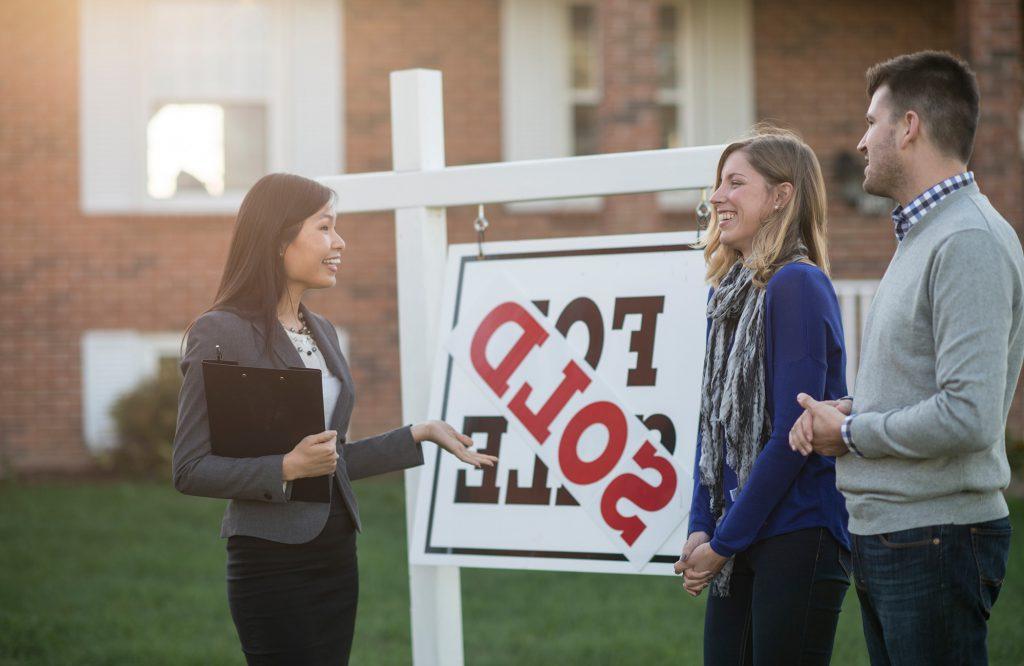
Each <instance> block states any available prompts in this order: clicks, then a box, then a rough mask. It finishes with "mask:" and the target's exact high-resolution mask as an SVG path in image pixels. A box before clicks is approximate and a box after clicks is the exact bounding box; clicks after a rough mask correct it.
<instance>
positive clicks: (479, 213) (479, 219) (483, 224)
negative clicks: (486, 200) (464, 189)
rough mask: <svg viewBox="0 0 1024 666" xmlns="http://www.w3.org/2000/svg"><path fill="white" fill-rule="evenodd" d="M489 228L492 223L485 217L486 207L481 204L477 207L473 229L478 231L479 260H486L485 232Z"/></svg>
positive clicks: (477, 255) (477, 247)
mask: <svg viewBox="0 0 1024 666" xmlns="http://www.w3.org/2000/svg"><path fill="white" fill-rule="evenodd" d="M489 226H491V223H490V222H488V221H487V217H486V216H485V215H484V205H483V204H480V205H478V206H477V207H476V219H475V220H473V228H474V229H476V249H477V254H476V258H477V259H483V258H484V232H485V231H487V227H489Z"/></svg>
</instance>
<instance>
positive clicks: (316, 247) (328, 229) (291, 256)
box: [284, 201, 345, 289]
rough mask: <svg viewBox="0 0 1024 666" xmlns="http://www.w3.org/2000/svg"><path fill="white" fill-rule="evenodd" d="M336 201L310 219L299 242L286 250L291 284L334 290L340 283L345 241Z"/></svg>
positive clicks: (289, 245)
mask: <svg viewBox="0 0 1024 666" xmlns="http://www.w3.org/2000/svg"><path fill="white" fill-rule="evenodd" d="M336 224H337V217H336V216H335V214H334V202H333V201H331V202H328V203H327V205H325V206H324V207H323V208H321V209H320V210H318V211H317V212H316V213H314V214H313V215H311V216H310V217H307V218H306V219H305V220H304V221H303V223H302V228H301V229H300V230H299V233H298V234H296V236H295V239H294V240H293V241H292V242H291V243H289V244H288V246H287V247H286V248H285V250H284V273H285V277H286V278H287V280H288V281H290V282H293V283H296V284H299V285H302V286H303V287H304V288H306V289H324V288H326V287H333V286H334V284H335V283H336V282H337V280H338V277H337V275H338V268H339V266H340V264H341V254H342V252H344V251H345V239H343V238H342V237H341V236H339V235H338V232H337V229H336V228H335V226H336Z"/></svg>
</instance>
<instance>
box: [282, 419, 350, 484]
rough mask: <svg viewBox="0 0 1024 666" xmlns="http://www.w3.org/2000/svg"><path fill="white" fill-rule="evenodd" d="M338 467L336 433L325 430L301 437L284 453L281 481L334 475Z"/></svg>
mask: <svg viewBox="0 0 1024 666" xmlns="http://www.w3.org/2000/svg"><path fill="white" fill-rule="evenodd" d="M337 466H338V433H337V431H335V430H325V431H323V432H321V433H319V434H316V435H309V436H308V437H303V438H302V441H301V442H299V443H298V444H296V445H295V448H294V449H292V450H291V451H290V452H288V453H286V454H285V456H284V459H283V461H282V463H281V471H282V473H283V476H282V479H283V480H284V481H294V480H295V479H305V478H308V477H313V476H325V475H327V474H334V469H335V468H336V467H337Z"/></svg>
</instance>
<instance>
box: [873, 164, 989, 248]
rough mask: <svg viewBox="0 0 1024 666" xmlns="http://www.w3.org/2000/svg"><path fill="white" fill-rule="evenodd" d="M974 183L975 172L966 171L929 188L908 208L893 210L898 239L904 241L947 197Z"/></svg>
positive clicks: (899, 207) (898, 207)
mask: <svg viewBox="0 0 1024 666" xmlns="http://www.w3.org/2000/svg"><path fill="white" fill-rule="evenodd" d="M973 182H974V172H973V171H964V172H963V173H958V174H957V175H955V176H952V177H950V178H947V179H946V180H944V181H942V182H941V183H938V184H937V185H933V186H932V187H929V188H928V189H927V190H925V191H924V192H922V193H921V194H920V195H919V196H918V197H917V198H916V199H914V200H913V201H911V202H910V203H908V204H907V205H906V206H896V207H895V208H893V209H892V223H893V224H894V225H895V226H896V238H897V239H899V240H900V241H902V240H903V239H904V238H906V237H907V234H908V233H910V228H911V227H913V226H914V225H915V224H917V223H918V222H920V220H921V218H922V217H924V215H925V213H927V212H928V211H930V210H931V209H932V208H935V207H936V206H937V205H939V202H940V201H942V200H943V199H945V198H946V196H947V195H949V194H952V193H953V192H956V191H957V190H959V189H960V188H961V187H963V186H964V185H970V184H971V183H973Z"/></svg>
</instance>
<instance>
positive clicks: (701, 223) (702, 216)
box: [697, 187, 711, 240]
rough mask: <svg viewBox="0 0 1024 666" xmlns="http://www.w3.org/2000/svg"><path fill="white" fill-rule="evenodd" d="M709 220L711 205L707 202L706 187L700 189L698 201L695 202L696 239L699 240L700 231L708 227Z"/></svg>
mask: <svg viewBox="0 0 1024 666" xmlns="http://www.w3.org/2000/svg"><path fill="white" fill-rule="evenodd" d="M709 222H711V206H710V205H709V204H708V188H706V187H702V188H701V190H700V203H699V204H697V240H700V232H701V231H702V230H703V229H707V228H708V223H709Z"/></svg>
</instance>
